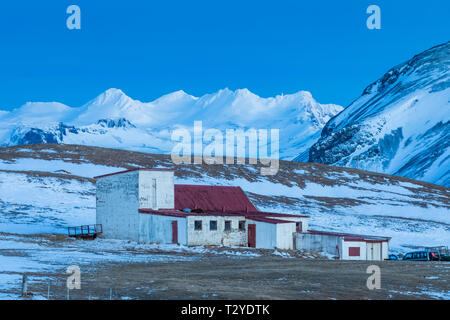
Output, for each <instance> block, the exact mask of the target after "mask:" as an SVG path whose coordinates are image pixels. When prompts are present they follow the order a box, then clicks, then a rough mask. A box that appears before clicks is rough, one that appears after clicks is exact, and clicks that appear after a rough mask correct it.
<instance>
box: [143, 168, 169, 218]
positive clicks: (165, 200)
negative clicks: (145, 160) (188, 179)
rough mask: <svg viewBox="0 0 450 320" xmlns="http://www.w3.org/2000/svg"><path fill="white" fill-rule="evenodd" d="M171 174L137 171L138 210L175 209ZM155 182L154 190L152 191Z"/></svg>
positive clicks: (167, 172)
mask: <svg viewBox="0 0 450 320" xmlns="http://www.w3.org/2000/svg"><path fill="white" fill-rule="evenodd" d="M173 174H174V173H173V171H151V170H141V171H139V208H141V209H154V210H158V209H173V208H174V207H175V188H174V177H173ZM155 182H156V190H154V189H155V188H154V183H155ZM155 191H156V199H155V197H154V195H155Z"/></svg>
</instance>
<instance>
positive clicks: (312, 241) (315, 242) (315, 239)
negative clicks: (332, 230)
mask: <svg viewBox="0 0 450 320" xmlns="http://www.w3.org/2000/svg"><path fill="white" fill-rule="evenodd" d="M295 238H296V241H295V245H296V249H299V250H301V249H302V250H309V251H313V252H324V253H328V254H332V255H336V256H338V255H339V256H341V254H342V237H340V236H337V235H322V234H310V233H296V234H295ZM336 247H337V248H336Z"/></svg>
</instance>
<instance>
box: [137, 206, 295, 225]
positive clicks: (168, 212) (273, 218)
mask: <svg viewBox="0 0 450 320" xmlns="http://www.w3.org/2000/svg"><path fill="white" fill-rule="evenodd" d="M139 213H144V214H155V215H160V216H169V217H178V218H186V217H189V216H191V217H243V218H245V219H249V220H253V221H260V222H266V223H274V224H277V223H295V222H294V221H287V220H281V219H277V218H278V217H280V216H282V217H284V216H289V215H283V214H279V213H259V212H250V213H246V212H211V211H207V212H184V211H180V210H176V209H159V210H153V209H139ZM294 217H295V216H294ZM302 217H303V216H302Z"/></svg>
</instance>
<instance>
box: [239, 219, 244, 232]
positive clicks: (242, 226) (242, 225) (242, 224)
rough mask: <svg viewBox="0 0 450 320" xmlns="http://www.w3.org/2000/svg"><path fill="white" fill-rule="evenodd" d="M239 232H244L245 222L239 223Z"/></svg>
mask: <svg viewBox="0 0 450 320" xmlns="http://www.w3.org/2000/svg"><path fill="white" fill-rule="evenodd" d="M239 231H245V221H239Z"/></svg>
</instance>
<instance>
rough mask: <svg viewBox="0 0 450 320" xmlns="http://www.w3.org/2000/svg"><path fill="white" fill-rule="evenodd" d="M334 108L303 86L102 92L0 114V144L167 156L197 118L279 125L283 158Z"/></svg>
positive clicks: (232, 124)
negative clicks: (269, 90)
mask: <svg viewBox="0 0 450 320" xmlns="http://www.w3.org/2000/svg"><path fill="white" fill-rule="evenodd" d="M342 109H343V108H342V107H341V106H338V105H334V104H320V103H318V102H316V101H315V100H314V98H313V97H312V96H311V94H310V93H309V92H306V91H300V92H298V93H295V94H289V95H278V96H276V97H273V98H261V97H259V96H257V95H255V94H253V93H251V92H250V91H248V90H247V89H240V90H236V91H231V90H228V89H224V90H220V91H218V92H217V93H214V94H207V95H204V96H202V97H193V96H191V95H188V94H186V93H185V92H183V91H177V92H173V93H171V94H168V95H165V96H163V97H161V98H159V99H157V100H155V101H152V102H148V103H144V102H141V101H138V100H133V99H131V98H130V97H128V96H127V95H125V94H124V93H123V92H122V91H121V90H118V89H109V90H107V91H106V92H104V93H102V94H100V95H99V96H98V97H97V98H95V99H94V100H92V101H90V102H88V103H87V104H85V105H84V106H82V107H77V108H73V107H69V106H66V105H63V104H60V103H56V102H53V103H27V104H25V105H24V106H22V107H20V108H18V109H15V110H13V111H11V112H0V128H1V129H0V145H3V146H8V145H23V144H34V143H65V144H80V145H92V146H101V147H111V148H121V149H130V150H136V151H144V152H153V153H169V152H170V151H171V150H172V148H173V145H174V142H172V141H171V131H172V130H173V129H176V128H180V127H182V128H186V129H188V130H191V129H192V127H193V125H194V121H202V122H203V128H204V129H207V128H214V129H219V130H226V129H237V128H242V129H244V130H247V129H250V128H254V129H280V155H281V158H282V159H291V158H293V157H294V156H295V155H297V153H298V151H299V150H300V151H302V152H303V151H306V150H308V149H309V147H310V146H311V145H312V144H313V143H314V142H315V141H317V139H318V137H319V134H320V131H321V129H322V128H323V126H324V125H325V124H326V122H327V121H328V120H329V119H331V117H333V116H334V115H336V114H337V113H338V112H340V111H341V110H342ZM305 160H306V159H305Z"/></svg>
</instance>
